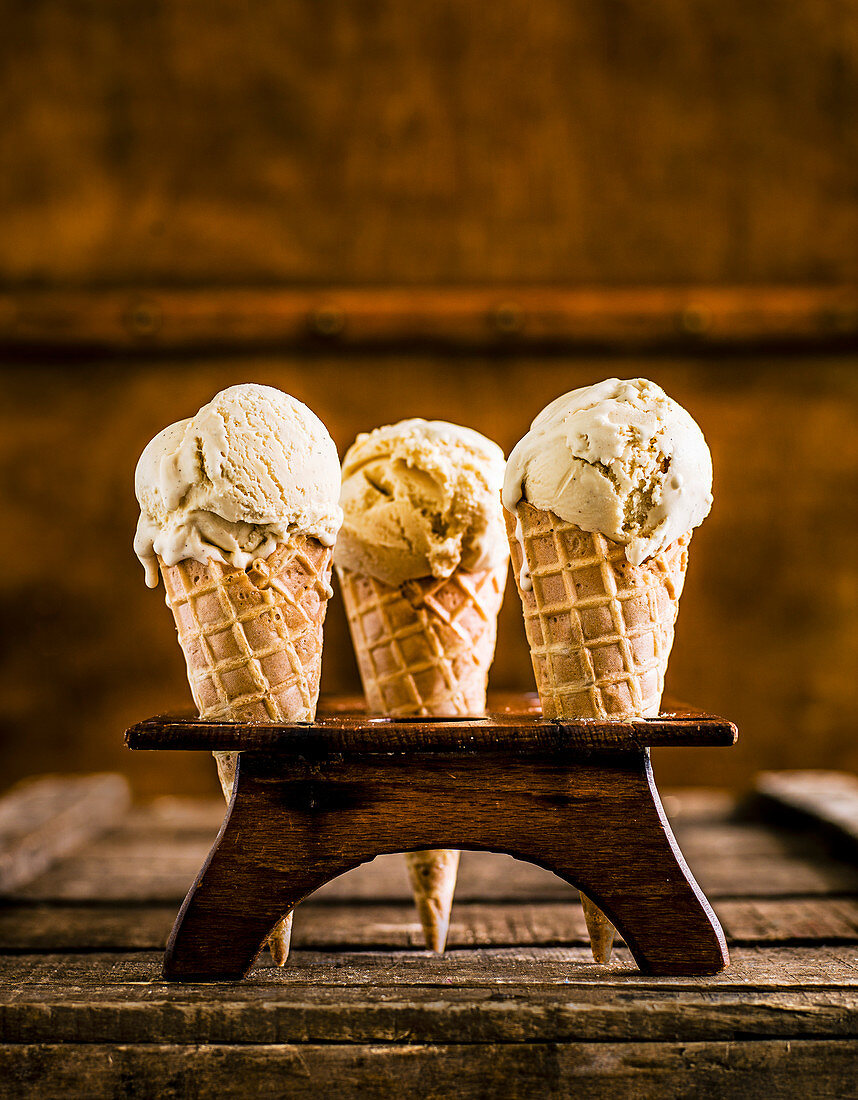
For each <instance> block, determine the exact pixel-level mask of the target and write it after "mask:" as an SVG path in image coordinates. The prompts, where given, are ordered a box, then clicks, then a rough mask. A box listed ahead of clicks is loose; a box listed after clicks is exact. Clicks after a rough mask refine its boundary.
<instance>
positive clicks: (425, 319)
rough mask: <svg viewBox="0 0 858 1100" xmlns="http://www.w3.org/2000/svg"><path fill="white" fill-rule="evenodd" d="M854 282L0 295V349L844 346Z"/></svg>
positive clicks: (856, 308)
mask: <svg viewBox="0 0 858 1100" xmlns="http://www.w3.org/2000/svg"><path fill="white" fill-rule="evenodd" d="M856 336H858V286H835V287H825V286H807V287H791V286H782V287H755V286H744V287H711V286H687V287H645V286H644V287H627V288H622V289H620V288H614V287H593V288H589V289H582V288H578V287H558V286H550V287H548V286H516V285H512V286H497V287H444V286H438V287H387V288H384V289H381V288H374V287H359V286H358V287H348V286H346V287H343V286H330V287H325V288H323V289H317V288H306V289H304V288H295V289H291V288H285V289H277V290H271V289H246V288H242V287H237V288H234V289H231V290H228V289H206V290H176V289H174V288H170V287H158V286H150V287H141V288H137V289H134V288H124V289H122V290H88V291H80V290H78V291H74V290H52V291H44V290H43V291H24V290H21V291H14V292H11V291H10V292H6V293H0V354H2V353H3V351H4V349H5V350H6V352H7V354H8V352H9V351H10V350H11V349H19V350H21V351H24V350H26V349H29V350H30V351H36V350H43V351H49V350H50V349H55V350H61V351H64V352H72V353H78V354H79V353H81V352H85V351H87V350H90V351H91V350H96V349H97V350H99V351H101V352H121V351H129V350H132V351H133V350H137V351H141V350H142V351H144V352H146V353H149V354H151V353H152V352H153V351H158V352H160V353H162V354H169V353H173V354H175V353H182V352H185V353H187V352H188V351H193V350H196V351H199V350H205V349H211V348H215V347H216V348H218V349H220V351H221V352H223V351H224V350H227V349H229V350H233V351H239V352H241V351H243V352H247V351H252V350H253V349H255V348H263V349H264V348H271V347H279V348H295V349H297V350H299V351H304V352H307V351H312V350H313V349H316V350H318V349H320V348H325V347H335V348H338V349H344V350H345V349H350V350H355V349H361V348H369V349H373V350H376V351H383V350H386V351H390V350H391V349H394V350H397V349H398V350H400V351H402V350H404V349H407V348H409V347H414V346H418V347H423V348H426V347H433V348H440V349H444V348H447V349H452V350H456V351H458V352H462V351H464V350H466V349H467V350H471V351H485V352H499V351H500V352H504V353H506V354H515V353H516V352H517V353H519V354H520V353H521V352H522V351H523V350H530V349H537V350H539V349H541V350H545V351H548V350H551V349H555V350H556V349H562V350H564V351H566V352H567V353H568V351H569V349H570V348H574V347H576V346H577V347H580V348H582V349H590V350H593V349H597V348H598V349H601V350H603V351H607V350H613V351H618V350H632V351H638V352H639V351H641V350H647V349H653V348H654V349H657V350H664V349H666V348H674V349H677V350H682V349H694V350H697V351H699V350H701V349H706V348H713V347H714V348H718V347H724V346H729V347H739V348H749V347H755V346H760V345H762V346H771V345H788V346H789V347H791V348H792V349H793V350H794V349H795V348H796V347H799V346H804V347H806V346H814V347H825V346H827V347H833V348H836V347H838V346H844V345H850V344H852V343H854V340H855V337H856Z"/></svg>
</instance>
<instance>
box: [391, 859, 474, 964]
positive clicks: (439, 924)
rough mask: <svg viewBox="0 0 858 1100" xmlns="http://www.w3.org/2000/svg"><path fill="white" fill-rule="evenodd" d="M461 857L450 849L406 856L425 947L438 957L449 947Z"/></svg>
mask: <svg viewBox="0 0 858 1100" xmlns="http://www.w3.org/2000/svg"><path fill="white" fill-rule="evenodd" d="M459 854H460V853H459V852H456V851H453V850H452V849H449V848H441V849H437V850H435V851H426V852H406V854H405V860H406V863H407V865H408V877H409V879H410V880H411V890H412V893H413V894H414V901H415V902H416V904H417V912H418V914H419V916H420V923H421V925H422V926H423V936H424V939H425V941H426V947H427V948H428V949H429V950H430V951H435V952H437V953H438V954H439V955H440V954H443V953H444V950H445V948H446V946H447V934H448V932H449V930H450V912H451V910H452V908H453V895H454V894H455V892H456V877H457V875H458V870H459Z"/></svg>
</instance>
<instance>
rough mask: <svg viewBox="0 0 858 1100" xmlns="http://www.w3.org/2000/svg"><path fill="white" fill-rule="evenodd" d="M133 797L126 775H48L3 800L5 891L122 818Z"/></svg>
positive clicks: (0, 878)
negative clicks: (73, 776)
mask: <svg viewBox="0 0 858 1100" xmlns="http://www.w3.org/2000/svg"><path fill="white" fill-rule="evenodd" d="M129 802H130V792H129V789H128V783H127V782H126V780H125V779H124V778H123V777H122V776H121V775H87V776H79V777H75V778H69V777H67V776H45V777H42V778H37V779H32V780H28V781H24V782H21V783H19V784H18V785H17V786H16V787H14V788H13V789H12V790H11V791H9V792H7V793H6V794H5V795H4V796H3V797H2V799H0V894H5V893H8V892H9V891H11V890H14V889H17V888H20V887H21V886H24V885H26V884H27V883H28V882H31V881H32V880H33V879H35V878H38V877H39V875H41V874H43V873H44V872H45V871H46V870H47V869H48V868H49V867H50V866H51V865H52V864H54V863H56V862H57V861H58V860H60V859H62V858H63V857H64V856H67V855H68V854H69V853H70V852H73V851H75V850H76V849H78V848H80V846H81V845H83V844H84V843H86V842H87V841H89V840H91V839H92V838H93V837H96V836H98V835H99V833H102V832H104V830H105V829H107V828H109V827H110V826H111V825H113V824H115V823H116V822H117V821H119V820H120V819H121V818H122V817H123V816H124V814H125V811H126V810H127V808H128V804H129Z"/></svg>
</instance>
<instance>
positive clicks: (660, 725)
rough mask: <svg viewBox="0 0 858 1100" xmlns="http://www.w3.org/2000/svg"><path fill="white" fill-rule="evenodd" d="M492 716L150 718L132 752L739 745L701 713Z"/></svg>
mask: <svg viewBox="0 0 858 1100" xmlns="http://www.w3.org/2000/svg"><path fill="white" fill-rule="evenodd" d="M528 699H529V696H524V697H523V699H522V713H519V714H515V713H508V714H490V715H488V716H487V717H485V718H450V719H432V720H431V721H426V720H425V719H413V718H400V719H393V718H383V717H376V716H374V715H367V716H364V715H357V716H355V715H349V714H342V713H341V714H335V715H330V716H328V715H320V716H319V717H318V718H317V720H316V721H315V722H313V723H312V724H307V723H294V724H284V723H274V722H271V723H265V724H248V723H236V722H203V721H200V720H199V719H197V718H177V717H158V718H149V719H147V720H146V721H144V722H140V723H138V724H137V725H136V726H132V727H131V728H130V729H129V730H127V731H126V734H125V743H126V745H127V746H128V747H129V748H130V749H179V750H188V749H204V750H213V749H233V750H239V751H251V752H284V753H285V752H299V753H313V754H316V753H321V754H325V753H343V752H345V753H352V752H355V753H392V752H397V753H398V752H414V753H422V752H450V751H452V750H460V751H462V752H479V751H481V750H486V751H492V752H494V751H496V750H506V751H507V752H510V753H516V754H519V753H520V754H526V753H530V752H534V753H551V752H557V753H563V752H564V751H568V750H584V751H586V750H597V751H604V750H606V751H611V750H621V749H630V750H639V749H641V748H644V747H646V746H654V747H655V746H660V747H670V746H678V745H687V746H692V745H697V746H701V745H705V746H710V747H712V746H715V747H718V746H720V747H725V746H730V745H733V744H735V741H736V738H737V736H738V732H737V730H736V727H735V726H734V725H733V723H732V722H729V721H728V720H727V719H725V718H719V717H717V716H716V715H712V714H704V713H702V712H700V711H695V710H683V711H676V712H669V713H663V714H662V715H661V716H660V717H659V718H646V719H641V720H639V721H634V722H596V721H581V722H557V721H545V720H543V719H542V717H541V716H540V715H534V714H528V713H526V709H527V703H528Z"/></svg>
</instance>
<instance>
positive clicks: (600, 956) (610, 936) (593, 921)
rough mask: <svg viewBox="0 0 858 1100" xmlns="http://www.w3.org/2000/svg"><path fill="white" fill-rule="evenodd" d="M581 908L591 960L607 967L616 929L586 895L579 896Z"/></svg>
mask: <svg viewBox="0 0 858 1100" xmlns="http://www.w3.org/2000/svg"><path fill="white" fill-rule="evenodd" d="M581 906H582V908H583V910H584V920H585V921H586V923H587V932H588V933H589V935H590V950H591V951H592V952H593V958H594V959H595V960H596V962H597V963H601V965H602V966H607V965H608V963H609V962H610V961H611V952H612V951H613V948H614V936H615V935H616V929H615V928H614V926H613V925H612V924H611V922H610V921H609V920H608V918H607V917H606V916H605V914H604V913H603V912H602V910H601V909H600V908H599V907H598V906H597V905H596V904H595V903H594V902H592V901H591V900H590V899H589V898H588V897H587V895H586V894H581Z"/></svg>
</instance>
